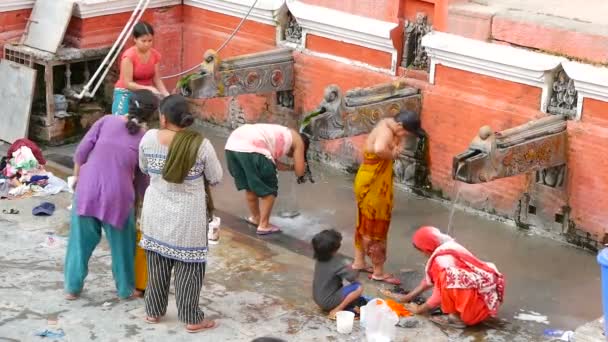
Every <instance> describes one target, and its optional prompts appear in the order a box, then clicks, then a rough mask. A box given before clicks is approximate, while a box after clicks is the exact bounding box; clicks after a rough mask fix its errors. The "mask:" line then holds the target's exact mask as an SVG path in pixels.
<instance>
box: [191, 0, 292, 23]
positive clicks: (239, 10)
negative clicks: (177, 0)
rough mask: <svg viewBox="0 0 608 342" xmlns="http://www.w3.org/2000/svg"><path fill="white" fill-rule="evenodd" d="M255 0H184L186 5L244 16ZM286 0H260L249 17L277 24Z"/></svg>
mask: <svg viewBox="0 0 608 342" xmlns="http://www.w3.org/2000/svg"><path fill="white" fill-rule="evenodd" d="M253 1H254V0H184V5H188V6H192V7H197V8H202V9H205V10H209V11H213V12H218V13H222V14H226V15H230V16H233V17H239V18H242V17H244V16H245V15H246V14H247V12H248V11H249V9H250V8H251V4H252V3H253ZM284 6H285V0H259V1H258V2H257V4H256V5H255V7H254V9H253V10H252V11H251V14H250V15H249V17H248V18H247V19H248V20H253V21H257V22H260V23H262V24H267V25H272V26H276V25H277V23H278V17H279V15H280V13H281V11H282V10H283V9H284Z"/></svg>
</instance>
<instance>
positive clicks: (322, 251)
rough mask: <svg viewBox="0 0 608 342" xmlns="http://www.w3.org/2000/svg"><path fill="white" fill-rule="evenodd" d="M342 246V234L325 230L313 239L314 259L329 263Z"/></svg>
mask: <svg viewBox="0 0 608 342" xmlns="http://www.w3.org/2000/svg"><path fill="white" fill-rule="evenodd" d="M341 245H342V234H340V232H338V231H336V230H335V229H325V230H323V231H321V232H320V233H318V234H317V235H315V236H314V237H313V238H312V249H313V250H314V258H315V259H317V260H319V261H328V260H329V259H331V258H332V256H333V255H334V253H336V252H337V251H338V249H340V246H341Z"/></svg>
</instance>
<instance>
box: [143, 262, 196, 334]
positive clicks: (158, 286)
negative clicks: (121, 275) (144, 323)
mask: <svg viewBox="0 0 608 342" xmlns="http://www.w3.org/2000/svg"><path fill="white" fill-rule="evenodd" d="M146 259H147V263H148V287H147V288H146V293H145V303H146V314H147V315H148V317H161V316H164V315H165V314H166V313H167V305H168V302H169V286H170V284H171V270H173V269H175V302H176V304H177V318H178V319H179V320H180V321H181V322H184V323H186V324H198V323H200V322H201V321H202V320H203V318H204V317H205V314H204V313H203V310H201V308H200V307H199V304H198V302H199V296H200V294H201V288H202V287H203V278H204V277H205V263H204V262H183V261H179V260H175V259H169V258H166V257H164V256H162V255H160V254H158V253H156V252H152V251H146Z"/></svg>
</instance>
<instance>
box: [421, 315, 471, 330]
mask: <svg viewBox="0 0 608 342" xmlns="http://www.w3.org/2000/svg"><path fill="white" fill-rule="evenodd" d="M429 320H430V321H431V322H433V323H435V324H437V325H440V326H442V327H450V328H454V329H464V328H466V327H467V326H466V324H464V323H463V322H462V321H460V320H458V321H456V320H453V319H452V318H451V317H450V315H441V316H431V317H429Z"/></svg>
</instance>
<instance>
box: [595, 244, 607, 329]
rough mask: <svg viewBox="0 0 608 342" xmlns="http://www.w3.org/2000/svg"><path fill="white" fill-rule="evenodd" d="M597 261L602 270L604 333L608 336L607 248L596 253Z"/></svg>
mask: <svg viewBox="0 0 608 342" xmlns="http://www.w3.org/2000/svg"><path fill="white" fill-rule="evenodd" d="M597 262H598V264H600V269H601V270H602V308H603V310H604V335H605V336H608V248H604V249H602V250H601V251H600V252H599V253H598V255H597Z"/></svg>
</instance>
